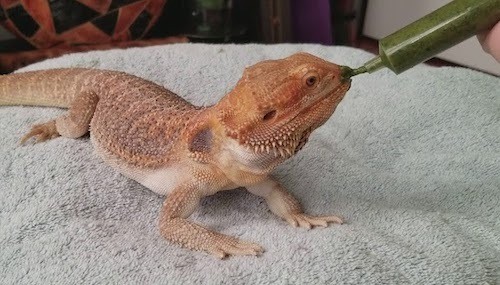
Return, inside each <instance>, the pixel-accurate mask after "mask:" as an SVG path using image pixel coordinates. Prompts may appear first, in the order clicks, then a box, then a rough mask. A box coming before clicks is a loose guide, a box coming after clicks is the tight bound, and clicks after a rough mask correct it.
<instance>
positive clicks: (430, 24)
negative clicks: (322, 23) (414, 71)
mask: <svg viewBox="0 0 500 285" xmlns="http://www.w3.org/2000/svg"><path fill="white" fill-rule="evenodd" d="M498 21H500V0H454V1H452V2H450V3H448V4H447V5H445V6H443V7H441V8H439V9H437V10H436V11H434V12H432V13H430V14H428V15H426V16H424V17H423V18H421V19H419V20H417V21H415V22H413V23H411V24H409V25H408V26H406V27H404V28H402V29H401V30H399V31H396V32H395V33H393V34H391V35H389V36H387V37H385V38H383V39H381V40H380V41H379V55H378V56H377V57H375V58H373V59H372V60H370V61H368V62H366V63H365V64H364V65H363V66H361V67H359V68H356V69H351V68H350V67H347V66H344V67H343V77H344V78H350V77H352V76H355V75H358V74H361V73H365V72H368V73H372V72H375V71H377V70H379V69H381V68H383V67H387V68H389V69H390V70H392V71H393V72H394V73H396V74H399V73H401V72H403V71H405V70H407V69H409V68H412V67H413V66H415V65H417V64H419V63H421V62H424V61H425V60H427V59H429V58H431V57H433V56H435V55H437V54H438V53H440V52H442V51H444V50H446V49H448V48H450V47H452V46H454V45H456V44H458V43H460V42H462V41H464V40H466V39H468V38H470V37H472V36H474V35H476V34H477V33H479V32H481V31H484V30H487V29H489V28H491V27H493V26H494V25H495V24H496V23H497V22H498Z"/></svg>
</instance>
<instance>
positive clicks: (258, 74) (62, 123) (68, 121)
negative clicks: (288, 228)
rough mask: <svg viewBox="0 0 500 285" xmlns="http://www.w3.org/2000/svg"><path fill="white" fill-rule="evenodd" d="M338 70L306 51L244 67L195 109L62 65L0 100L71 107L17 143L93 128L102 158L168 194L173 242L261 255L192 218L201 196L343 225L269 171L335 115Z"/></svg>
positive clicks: (144, 86) (100, 73) (304, 222)
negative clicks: (251, 201) (238, 199)
mask: <svg viewBox="0 0 500 285" xmlns="http://www.w3.org/2000/svg"><path fill="white" fill-rule="evenodd" d="M340 73H341V71H340V67H339V66H338V65H336V64H332V63H329V62H326V61H324V60H322V59H320V58H317V57H315V56H312V55H310V54H306V53H299V54H295V55H292V56H290V57H287V58H284V59H280V60H269V61H263V62H260V63H257V64H255V65H253V66H251V67H249V68H247V69H246V70H245V72H244V74H243V77H242V78H241V79H240V81H239V82H238V83H237V85H236V86H235V87H234V89H233V90H232V91H231V92H229V93H228V94H227V95H226V96H225V97H224V98H222V99H221V100H220V101H219V103H217V104H216V105H214V106H211V107H207V108H200V107H195V106H193V105H191V104H190V103H188V102H187V101H185V100H183V99H182V98H180V97H178V96H177V95H175V94H173V93H172V92H170V91H168V90H166V89H165V88H163V87H161V86H158V85H156V84H154V83H152V82H149V81H146V80H144V79H141V78H138V77H135V76H132V75H128V74H125V73H121V72H115V71H104V70H92V69H59V70H47V71H37V72H26V73H19V74H12V75H6V76H1V77H0V105H38V106H57V107H67V108H69V109H68V111H67V112H66V113H65V114H64V115H62V116H60V117H58V118H56V119H55V120H52V121H49V122H47V123H45V124H40V125H36V126H34V127H33V128H32V129H31V131H30V132H29V133H28V134H27V135H26V136H25V137H24V138H23V139H22V142H25V141H27V140H28V139H30V138H35V139H36V140H37V141H43V140H46V139H51V138H55V137H57V136H64V137H69V138H77V137H80V136H83V135H84V134H85V133H87V132H88V131H89V126H90V135H91V141H92V143H93V145H94V148H95V149H96V151H97V153H98V154H99V156H100V157H102V159H103V160H104V161H105V162H106V163H108V164H110V165H111V166H112V167H114V168H115V169H117V170H118V171H119V172H121V173H122V174H124V175H125V176H127V177H130V178H132V179H134V180H136V181H138V182H139V183H141V184H143V185H144V186H146V187H147V188H149V189H151V190H153V191H155V192H157V193H160V194H168V195H167V198H166V200H165V202H164V204H163V208H162V210H161V213H160V218H159V228H160V233H161V234H162V236H163V237H165V238H166V239H167V240H169V241H170V242H173V243H175V244H178V245H181V246H184V247H186V248H190V249H193V250H202V251H206V252H208V253H211V254H213V255H216V256H218V257H220V258H224V257H225V256H227V255H259V254H261V253H262V252H263V248H262V247H260V246H259V245H257V244H254V243H251V242H246V241H242V240H240V239H238V238H235V237H231V236H227V235H224V234H221V233H217V232H214V231H212V230H210V229H207V228H205V227H203V226H201V225H198V224H196V223H193V222H191V221H190V220H188V217H189V216H190V215H191V213H192V212H193V211H194V210H195V209H196V207H197V206H198V204H199V201H200V199H201V198H202V197H204V196H207V195H212V194H214V193H216V192H218V191H222V190H229V189H234V188H237V187H245V188H246V189H248V191H250V192H251V193H253V194H256V195H258V196H261V197H263V198H265V200H266V202H267V203H268V205H269V208H270V209H271V211H272V212H273V213H275V214H276V215H278V216H279V217H281V218H282V219H284V220H286V221H287V222H288V223H290V224H292V225H293V226H300V227H305V228H311V227H313V226H323V227H324V226H327V223H329V222H334V223H342V220H341V219H340V218H338V217H336V216H322V217H314V216H311V215H307V214H305V213H304V212H303V211H302V209H301V206H300V204H299V202H298V201H297V200H296V199H295V198H294V197H293V196H292V195H290V194H289V193H288V192H287V191H286V190H285V189H284V188H283V187H282V186H280V185H279V183H278V182H276V181H274V180H273V179H272V178H271V177H270V173H271V171H273V169H274V168H275V167H276V166H277V165H278V164H280V163H282V162H283V161H285V160H286V159H288V158H290V157H291V156H293V155H294V154H295V153H297V152H298V151H299V150H300V149H301V148H302V147H303V146H304V144H305V143H306V142H307V139H308V137H309V135H310V134H311V132H312V131H313V130H314V129H316V128H318V127H319V126H321V125H322V124H323V123H324V122H325V121H326V120H328V118H329V117H330V116H331V115H332V114H333V112H334V111H335V108H336V107H337V105H338V103H339V102H340V101H341V100H342V98H343V97H344V95H345V94H346V92H347V91H348V89H349V87H350V81H349V80H347V81H342V80H341V75H340Z"/></svg>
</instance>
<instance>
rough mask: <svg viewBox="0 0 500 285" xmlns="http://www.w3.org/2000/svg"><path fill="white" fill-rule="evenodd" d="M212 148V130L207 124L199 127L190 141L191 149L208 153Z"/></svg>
mask: <svg viewBox="0 0 500 285" xmlns="http://www.w3.org/2000/svg"><path fill="white" fill-rule="evenodd" d="M210 150H212V130H211V129H210V127H208V126H206V127H204V128H200V129H197V130H196V131H195V132H194V133H193V135H192V136H191V140H190V141H189V151H191V152H202V153H208V152H210Z"/></svg>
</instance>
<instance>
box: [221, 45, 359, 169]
mask: <svg viewBox="0 0 500 285" xmlns="http://www.w3.org/2000/svg"><path fill="white" fill-rule="evenodd" d="M349 88H350V80H343V79H342V77H341V68H340V66H339V65H336V64H333V63H330V62H327V61H325V60H323V59H320V58H318V57H316V56H313V55H311V54H307V53H298V54H294V55H292V56H290V57H287V58H284V59H279V60H267V61H262V62H259V63H257V64H255V65H253V66H250V67H248V68H246V69H245V71H244V74H243V76H242V78H241V79H240V80H239V82H238V83H237V84H236V86H235V88H234V89H233V90H232V91H231V92H230V93H229V94H227V95H226V96H225V97H224V98H223V99H222V100H221V101H220V102H219V103H218V104H217V105H216V110H217V113H216V114H217V120H218V121H219V123H220V125H221V126H222V128H223V130H224V132H225V134H226V135H227V136H228V137H230V138H232V139H233V140H234V141H235V142H236V144H237V145H238V147H239V149H238V150H237V151H235V153H236V155H237V156H240V159H239V160H240V161H243V162H244V163H246V164H251V165H252V166H253V167H255V168H259V167H260V168H273V167H274V166H276V165H277V164H278V163H280V162H282V161H284V160H285V159H287V158H289V157H291V156H292V155H294V154H295V153H297V152H298V151H299V150H300V149H301V148H302V147H303V146H304V145H305V143H306V142H307V140H308V138H309V135H310V134H311V132H312V131H313V130H315V129H316V128H318V127H319V126H321V125H322V124H323V123H324V122H326V120H328V118H330V116H331V115H332V114H333V112H334V111H335V108H336V106H337V105H338V104H339V102H340V101H341V100H342V98H343V97H344V95H345V94H346V92H347V91H348V90H349ZM242 149H244V151H243V150H242Z"/></svg>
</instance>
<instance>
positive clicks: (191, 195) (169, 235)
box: [159, 182, 264, 259]
mask: <svg viewBox="0 0 500 285" xmlns="http://www.w3.org/2000/svg"><path fill="white" fill-rule="evenodd" d="M202 187H203V185H200V183H197V182H192V183H185V184H183V185H181V186H178V187H177V188H176V189H175V190H174V191H173V192H172V193H170V194H169V195H168V197H167V199H166V200H165V202H164V203H163V208H162V211H161V214H160V221H159V222H160V224H159V226H160V233H161V234H162V236H163V237H164V238H165V239H167V240H169V241H170V242H172V243H175V244H178V245H181V246H183V247H186V248H189V249H192V250H200V251H206V252H208V253H210V254H213V255H215V256H217V257H219V258H221V259H222V258H224V257H226V256H227V255H260V254H261V253H262V252H264V250H263V248H262V247H261V246H259V245H257V244H255V243H251V242H246V241H242V240H240V239H238V238H236V237H231V236H227V235H224V234H221V233H218V232H215V231H212V230H210V229H207V228H205V227H203V226H201V225H198V224H196V223H193V222H191V221H189V220H187V218H188V217H189V216H190V215H191V214H192V213H193V211H194V210H195V209H196V207H197V206H198V204H199V201H200V199H201V198H202V197H203V196H204V194H203V193H205V192H206V189H202Z"/></svg>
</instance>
